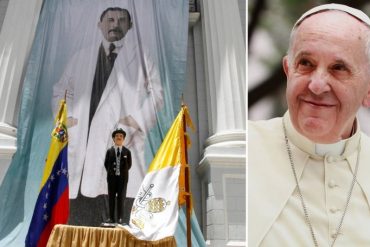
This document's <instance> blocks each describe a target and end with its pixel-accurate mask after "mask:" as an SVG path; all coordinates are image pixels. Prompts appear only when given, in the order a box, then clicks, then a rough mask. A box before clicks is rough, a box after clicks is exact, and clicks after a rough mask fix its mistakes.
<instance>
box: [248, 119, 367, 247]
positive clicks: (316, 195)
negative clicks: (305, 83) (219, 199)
mask: <svg viewBox="0 0 370 247" xmlns="http://www.w3.org/2000/svg"><path fill="white" fill-rule="evenodd" d="M283 119H284V122H285V125H286V129H287V136H288V139H289V143H290V144H289V145H290V148H291V151H292V159H293V162H294V167H295V170H296V173H297V178H298V181H299V186H300V188H301V191H302V195H303V198H304V201H305V204H306V208H307V209H308V213H309V218H310V222H311V224H312V227H313V229H314V232H315V237H316V239H317V242H318V245H319V246H330V243H331V242H332V241H333V239H334V237H335V235H334V234H335V233H336V229H337V227H338V224H339V222H340V218H341V216H342V214H343V210H344V206H345V204H346V200H347V198H348V192H349V189H350V187H351V186H350V185H351V182H352V180H353V173H354V170H355V167H356V162H357V158H359V167H358V173H357V178H356V184H355V186H354V188H353V191H352V195H351V199H350V202H349V206H348V209H347V211H346V215H345V218H344V222H343V225H342V228H341V231H340V233H339V235H338V237H337V239H336V241H335V245H334V246H340V247H347V246H356V247H365V246H370V234H369V229H370V201H369V199H370V179H369V177H370V139H369V137H368V136H366V135H365V134H363V133H361V131H360V127H359V124H357V131H356V133H355V134H354V135H353V136H351V137H350V138H348V139H346V140H345V141H343V142H340V143H336V144H327V145H325V144H324V145H323V144H315V143H313V142H311V141H310V140H309V139H307V138H306V137H304V136H302V135H301V134H299V133H298V132H297V131H296V130H295V129H294V127H293V125H292V123H291V121H290V118H289V113H286V114H285V116H284V118H275V119H271V120H267V121H257V122H249V125H248V153H249V157H248V180H249V181H248V183H249V188H248V202H249V204H248V215H249V218H248V223H249V227H248V243H249V244H248V246H250V247H256V246H261V247H274V246H287V247H289V246H292V247H296V246H314V244H313V240H312V236H311V234H310V231H309V227H308V225H307V224H306V222H305V218H304V214H303V209H302V205H301V201H300V197H299V195H298V193H297V186H296V182H295V179H294V176H293V171H292V168H291V164H290V161H289V156H288V153H287V148H286V144H285V137H284V132H283V124H282V120H283ZM359 146H361V149H360V150H361V151H360V154H359V152H358V150H359Z"/></svg>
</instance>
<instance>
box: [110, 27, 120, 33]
mask: <svg viewBox="0 0 370 247" xmlns="http://www.w3.org/2000/svg"><path fill="white" fill-rule="evenodd" d="M110 32H115V33H123V31H122V29H120V28H113V29H111V30H109V31H108V33H110Z"/></svg>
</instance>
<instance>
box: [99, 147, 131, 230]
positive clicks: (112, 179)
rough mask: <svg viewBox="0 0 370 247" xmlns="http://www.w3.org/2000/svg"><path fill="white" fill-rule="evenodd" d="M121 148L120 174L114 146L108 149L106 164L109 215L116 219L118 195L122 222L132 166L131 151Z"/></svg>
mask: <svg viewBox="0 0 370 247" xmlns="http://www.w3.org/2000/svg"><path fill="white" fill-rule="evenodd" d="M120 149H121V150H120V152H119V153H118V155H119V158H120V166H119V175H117V173H116V168H117V158H118V156H117V150H116V149H115V147H114V146H113V147H111V148H110V149H108V150H107V153H106V155H105V161H104V166H105V169H106V171H107V181H108V197H109V217H110V219H111V220H113V221H114V209H115V197H116V195H117V209H118V210H117V218H118V221H119V223H122V211H123V210H122V202H123V200H124V199H125V198H126V190H127V182H128V170H129V169H130V168H131V152H130V150H128V149H127V148H125V147H123V146H122V147H121V148H120Z"/></svg>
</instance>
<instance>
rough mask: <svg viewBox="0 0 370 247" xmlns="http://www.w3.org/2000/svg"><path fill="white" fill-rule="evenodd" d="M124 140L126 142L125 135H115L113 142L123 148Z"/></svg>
mask: <svg viewBox="0 0 370 247" xmlns="http://www.w3.org/2000/svg"><path fill="white" fill-rule="evenodd" d="M124 140H125V137H124V136H123V134H121V133H117V134H115V136H114V140H113V141H114V144H116V145H117V146H122V144H123V142H124Z"/></svg>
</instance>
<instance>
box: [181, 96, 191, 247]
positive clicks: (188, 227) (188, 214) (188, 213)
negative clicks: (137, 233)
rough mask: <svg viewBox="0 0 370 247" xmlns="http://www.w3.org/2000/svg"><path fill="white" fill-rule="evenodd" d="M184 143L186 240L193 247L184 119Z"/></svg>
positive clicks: (184, 121)
mask: <svg viewBox="0 0 370 247" xmlns="http://www.w3.org/2000/svg"><path fill="white" fill-rule="evenodd" d="M184 106H185V104H184V96H183V95H182V96H181V108H182V107H184ZM182 122H183V128H184V135H185V138H184V141H185V162H186V166H185V201H186V240H187V247H191V222H190V217H191V191H190V167H189V165H188V142H187V137H186V118H185V117H183V119H182Z"/></svg>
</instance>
